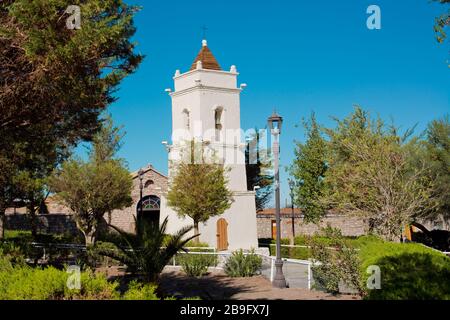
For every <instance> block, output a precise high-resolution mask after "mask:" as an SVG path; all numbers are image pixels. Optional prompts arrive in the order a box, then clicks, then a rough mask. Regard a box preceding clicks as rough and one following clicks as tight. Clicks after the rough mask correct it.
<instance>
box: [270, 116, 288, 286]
mask: <svg viewBox="0 0 450 320" xmlns="http://www.w3.org/2000/svg"><path fill="white" fill-rule="evenodd" d="M268 124H269V128H270V132H271V133H272V135H273V137H274V139H273V142H272V150H273V156H274V169H275V213H276V225H277V239H276V242H277V257H276V260H275V268H276V271H275V277H274V279H273V282H272V285H273V286H274V287H276V288H286V279H285V278H284V275H283V260H281V239H280V238H281V227H280V225H281V223H280V222H281V221H280V220H281V218H280V172H279V163H278V162H279V154H280V145H279V143H278V137H279V135H280V134H281V125H282V124H283V118H282V117H281V116H280V115H278V114H277V113H276V112H275V111H274V112H273V114H272V115H271V116H270V117H269V119H268Z"/></svg>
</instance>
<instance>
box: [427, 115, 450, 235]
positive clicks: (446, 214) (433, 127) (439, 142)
mask: <svg viewBox="0 0 450 320" xmlns="http://www.w3.org/2000/svg"><path fill="white" fill-rule="evenodd" d="M425 146H426V149H425V150H426V156H425V161H427V163H428V164H429V165H430V179H431V180H433V181H434V186H435V188H434V192H433V193H434V195H435V197H436V198H437V201H438V207H437V210H436V211H432V212H431V214H430V215H427V216H428V217H429V218H434V219H435V218H437V217H436V215H435V213H437V214H438V215H439V216H440V217H441V218H442V221H443V223H444V228H445V225H446V224H447V220H448V219H450V122H449V116H448V115H445V116H444V117H442V118H440V119H437V120H434V121H432V122H431V123H430V124H429V125H428V128H427V131H426V142H425Z"/></svg>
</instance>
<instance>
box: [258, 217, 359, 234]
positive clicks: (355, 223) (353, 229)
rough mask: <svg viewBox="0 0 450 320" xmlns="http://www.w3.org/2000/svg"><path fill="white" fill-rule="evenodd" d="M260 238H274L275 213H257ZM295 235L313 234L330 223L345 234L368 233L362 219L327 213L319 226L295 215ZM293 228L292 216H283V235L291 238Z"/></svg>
mask: <svg viewBox="0 0 450 320" xmlns="http://www.w3.org/2000/svg"><path fill="white" fill-rule="evenodd" d="M256 220H257V227H258V238H272V221H274V220H275V216H274V215H262V214H257V219H256ZM294 221H295V235H296V236H297V235H313V234H314V233H316V232H317V231H319V229H320V228H321V227H326V226H327V224H330V225H331V226H332V227H334V228H339V229H341V230H342V234H343V235H345V236H360V235H363V234H365V233H366V224H365V223H364V221H363V220H362V219H359V218H355V217H349V216H344V215H337V214H333V215H331V214H330V215H327V216H325V217H324V218H323V220H322V222H321V223H320V224H319V226H317V225H315V224H312V223H310V224H306V223H304V221H303V216H302V215H298V214H297V215H295V219H294ZM291 230H292V216H291V215H282V216H281V237H282V238H289V236H290V235H291V232H292V231H291Z"/></svg>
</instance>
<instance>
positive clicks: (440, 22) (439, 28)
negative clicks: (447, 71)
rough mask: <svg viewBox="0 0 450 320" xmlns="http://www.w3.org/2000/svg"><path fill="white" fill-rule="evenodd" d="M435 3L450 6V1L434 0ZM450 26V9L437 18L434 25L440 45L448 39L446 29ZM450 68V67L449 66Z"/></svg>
mask: <svg viewBox="0 0 450 320" xmlns="http://www.w3.org/2000/svg"><path fill="white" fill-rule="evenodd" d="M433 1H435V2H440V3H441V4H450V0H433ZM449 25H450V8H449V9H448V10H447V12H446V13H443V14H442V15H441V16H440V17H437V18H436V21H435V25H434V32H435V33H436V40H437V41H438V42H439V43H444V41H445V39H446V38H447V33H446V32H445V29H446V28H447V27H448V26H449ZM449 67H450V65H449Z"/></svg>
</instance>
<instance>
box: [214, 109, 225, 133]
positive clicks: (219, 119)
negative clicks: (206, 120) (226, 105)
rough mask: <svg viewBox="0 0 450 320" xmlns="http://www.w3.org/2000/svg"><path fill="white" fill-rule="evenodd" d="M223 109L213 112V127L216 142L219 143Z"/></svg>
mask: <svg viewBox="0 0 450 320" xmlns="http://www.w3.org/2000/svg"><path fill="white" fill-rule="evenodd" d="M222 118H223V109H222V108H220V107H219V108H217V109H216V110H215V111H214V125H215V129H216V141H220V136H221V134H222V122H223V119H222Z"/></svg>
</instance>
